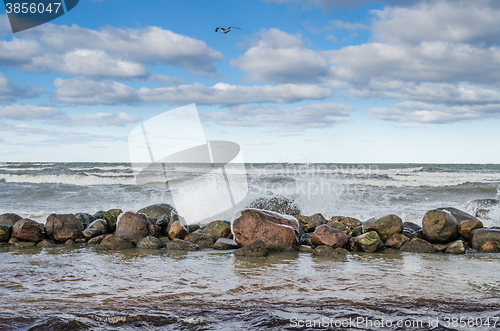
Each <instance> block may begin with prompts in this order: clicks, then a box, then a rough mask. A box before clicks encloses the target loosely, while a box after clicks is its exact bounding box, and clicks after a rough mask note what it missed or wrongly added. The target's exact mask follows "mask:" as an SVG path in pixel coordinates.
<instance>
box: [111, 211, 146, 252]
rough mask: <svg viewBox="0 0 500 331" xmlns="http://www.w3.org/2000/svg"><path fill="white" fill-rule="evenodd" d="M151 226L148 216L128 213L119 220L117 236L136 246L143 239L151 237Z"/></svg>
mask: <svg viewBox="0 0 500 331" xmlns="http://www.w3.org/2000/svg"><path fill="white" fill-rule="evenodd" d="M150 224H151V223H149V222H148V218H147V217H146V215H144V214H139V213H132V212H129V211H128V212H126V213H124V214H121V215H120V217H119V218H118V221H117V223H116V231H115V236H117V237H119V238H123V239H126V240H128V241H130V242H131V243H133V244H136V243H137V242H138V241H139V240H141V239H142V238H145V237H147V236H149V225H150Z"/></svg>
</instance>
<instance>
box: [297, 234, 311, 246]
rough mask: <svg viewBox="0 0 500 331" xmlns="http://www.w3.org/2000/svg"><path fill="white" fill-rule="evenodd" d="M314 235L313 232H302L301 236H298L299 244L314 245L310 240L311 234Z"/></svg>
mask: <svg viewBox="0 0 500 331" xmlns="http://www.w3.org/2000/svg"><path fill="white" fill-rule="evenodd" d="M313 235H314V232H308V233H304V234H303V235H302V236H301V237H300V242H299V244H300V245H307V246H314V245H313V243H312V242H311V239H312V236H313Z"/></svg>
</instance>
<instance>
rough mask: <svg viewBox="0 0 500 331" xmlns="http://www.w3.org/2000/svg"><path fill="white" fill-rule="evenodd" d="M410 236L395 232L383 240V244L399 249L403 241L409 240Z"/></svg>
mask: <svg viewBox="0 0 500 331" xmlns="http://www.w3.org/2000/svg"><path fill="white" fill-rule="evenodd" d="M409 240H410V238H408V237H407V236H405V235H403V234H402V233H395V234H393V235H392V236H390V237H389V238H387V240H386V241H385V246H387V247H390V248H396V249H399V248H400V247H401V246H402V245H403V244H404V243H405V242H407V241H409Z"/></svg>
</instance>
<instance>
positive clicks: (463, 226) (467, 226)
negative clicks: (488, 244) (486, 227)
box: [458, 220, 483, 239]
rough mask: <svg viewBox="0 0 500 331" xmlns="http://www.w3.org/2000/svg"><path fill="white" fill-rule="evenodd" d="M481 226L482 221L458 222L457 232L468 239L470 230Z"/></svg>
mask: <svg viewBox="0 0 500 331" xmlns="http://www.w3.org/2000/svg"><path fill="white" fill-rule="evenodd" d="M481 228H483V222H481V221H475V220H467V221H462V222H460V225H459V226H458V233H459V234H460V235H461V236H462V237H464V238H465V239H470V237H471V232H472V231H473V230H476V229H481Z"/></svg>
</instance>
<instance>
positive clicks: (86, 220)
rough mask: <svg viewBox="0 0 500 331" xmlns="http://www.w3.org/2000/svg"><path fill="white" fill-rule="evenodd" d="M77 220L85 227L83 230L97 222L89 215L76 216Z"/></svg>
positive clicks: (79, 214)
mask: <svg viewBox="0 0 500 331" xmlns="http://www.w3.org/2000/svg"><path fill="white" fill-rule="evenodd" d="M75 217H76V220H77V221H78V222H79V223H80V224H81V225H83V228H84V229H85V228H87V227H88V226H89V225H90V224H91V223H92V222H93V221H95V218H94V216H92V215H90V214H87V213H78V214H75Z"/></svg>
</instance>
